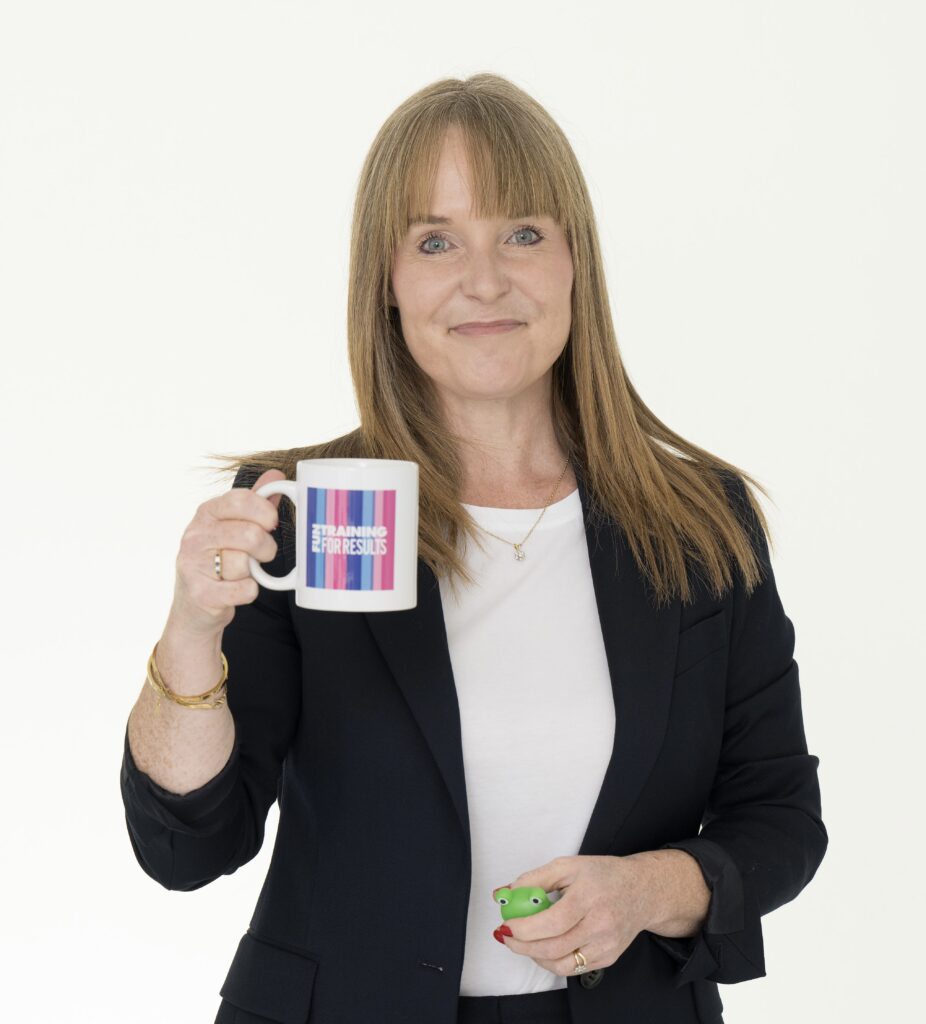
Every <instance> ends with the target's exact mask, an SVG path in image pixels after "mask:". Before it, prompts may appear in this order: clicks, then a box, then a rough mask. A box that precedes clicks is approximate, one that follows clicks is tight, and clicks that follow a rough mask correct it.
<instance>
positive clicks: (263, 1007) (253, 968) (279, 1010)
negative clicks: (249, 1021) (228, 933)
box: [219, 931, 318, 1024]
mask: <svg viewBox="0 0 926 1024" xmlns="http://www.w3.org/2000/svg"><path fill="white" fill-rule="evenodd" d="M317 970H318V961H317V960H313V959H311V957H307V956H303V955H302V954H300V953H292V952H290V951H289V950H288V949H283V948H282V947H281V946H274V945H273V944H272V943H270V942H266V941H265V940H264V939H259V938H257V936H256V935H253V934H252V933H251V932H250V931H247V932H245V933H244V935H242V936H241V939H240V940H239V942H238V949H237V950H236V952H235V955H234V958H233V959H232V962H231V966H230V967H229V969H228V974H227V975H226V978H225V982H224V984H223V985H222V988H221V989H220V991H219V995H221V997H222V998H223V999H225V1000H226V1001H227V1002H229V1003H231V1005H232V1006H235V1007H237V1008H238V1009H239V1010H245V1011H246V1012H248V1013H254V1014H257V1015H259V1016H260V1017H266V1018H267V1019H268V1020H271V1021H275V1022H277V1024H305V1022H306V1020H307V1019H308V1016H309V1007H310V1006H311V1005H312V990H313V988H314V987H315V973H316V971H317Z"/></svg>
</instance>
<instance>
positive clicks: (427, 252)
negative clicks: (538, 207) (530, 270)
mask: <svg viewBox="0 0 926 1024" xmlns="http://www.w3.org/2000/svg"><path fill="white" fill-rule="evenodd" d="M522 231H533V232H534V234H535V235H536V236H537V239H536V241H534V242H525V243H523V245H522V246H521V248H526V247H527V246H531V245H536V244H537V242H542V241H543V239H544V235H542V234H541V233H540V230H539V229H538V228H535V227H534V226H533V224H522V225H521V227H519V228H515V230H514V234H515V235H518V234H520V233H521V232H522ZM435 238H437V239H440V240H441V241H443V242H446V241H447V237H446V235H444V233H443V232H442V231H429V232H428V234H426V235H425V236H424V238H423V239H422V240H421V242H420V243H419V245H418V247H417V248H418V252H420V253H423V254H424V255H425V256H431V255H440V253H442V252H445V251H446V250H444V249H423V248H422V246H424V245H427V243H428V242H430V241H431V240H432V239H435Z"/></svg>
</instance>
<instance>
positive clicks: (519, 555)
mask: <svg viewBox="0 0 926 1024" xmlns="http://www.w3.org/2000/svg"><path fill="white" fill-rule="evenodd" d="M568 468H569V459H568V458H567V459H566V465H565V466H563V471H562V473H560V475H559V480H557V481H556V487H554V488H553V494H551V495H550V497H549V499H548V500H547V503H546V505H544V506H543V508H542V509H541V510H540V515H539V516H538V517H537V522H536V523H534V525H533V526H532V527H531V528H530V529H529V530H528V531H527V537H525V538H524V540H522V541H521V543H520V544H514V543H513V542H512V541H510V540H505V538H504V537H499V535H498V534H497V533H492V531H491V530H487V529H486V528H485V527H484V526H479V524H478V523H476V525H477V526H479V529H480V530H482V532H483V533H487V534H488V535H489V536H490V537H494V538H495V539H496V540H501V541H505V543H506V544H512V545H513V547H514V557H515V558H516V559H517V560H518V561H519V562H523V561H524V558H525V555H524V551H523V548H522V545H524V544H526V543H527V538H528V537H530V535H531V534H532V533H533V532H534V530H535V529H536V528H537V523H539V522H540V520H541V519H543V513H544V512H546V510H547V508H548V507H549V505H550V502H552V501H553V495H554V494H556V492H557V491H558V490H559V485H560V484H561V483H562V482H563V477H564V476H565V475H566V470H567V469H568Z"/></svg>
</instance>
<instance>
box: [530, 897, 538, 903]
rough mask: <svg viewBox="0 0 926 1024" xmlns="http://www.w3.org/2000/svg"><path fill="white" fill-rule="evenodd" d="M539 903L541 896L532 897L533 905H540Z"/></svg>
mask: <svg viewBox="0 0 926 1024" xmlns="http://www.w3.org/2000/svg"><path fill="white" fill-rule="evenodd" d="M539 902H540V897H539V896H531V903H539Z"/></svg>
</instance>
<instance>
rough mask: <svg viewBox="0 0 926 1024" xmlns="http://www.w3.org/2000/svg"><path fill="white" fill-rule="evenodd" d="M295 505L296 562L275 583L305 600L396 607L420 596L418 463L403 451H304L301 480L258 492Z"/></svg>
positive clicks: (322, 605) (259, 572)
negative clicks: (355, 454)
mask: <svg viewBox="0 0 926 1024" xmlns="http://www.w3.org/2000/svg"><path fill="white" fill-rule="evenodd" d="M255 493H257V494H259V495H261V496H262V497H269V496H270V495H271V494H285V495H286V496H287V497H288V498H289V499H290V500H291V501H292V502H293V504H294V505H295V506H296V513H295V515H296V518H295V524H296V564H295V566H294V567H293V569H292V571H291V572H289V573H288V574H287V575H286V576H271V575H270V574H269V573H267V572H265V571H264V570H263V569H262V568H261V567H260V563H259V562H258V561H257V559H256V558H254V557H253V556H251V555H249V556H248V564H249V567H250V570H251V575H252V576H253V577H254V579H256V580H257V582H258V583H260V584H262V585H263V586H265V587H267V588H268V589H269V590H295V592H296V598H295V599H296V604H297V605H298V606H299V607H300V608H314V609H318V610H321V611H334V612H393V611H402V610H404V609H406V608H414V607H415V606H416V604H417V603H418V463H417V462H406V461H404V460H401V459H301V460H300V461H299V462H298V463H297V464H296V479H295V480H272V481H271V482H270V483H267V484H264V486H263V487H260V488H258V490H257V491H256V492H255Z"/></svg>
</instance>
